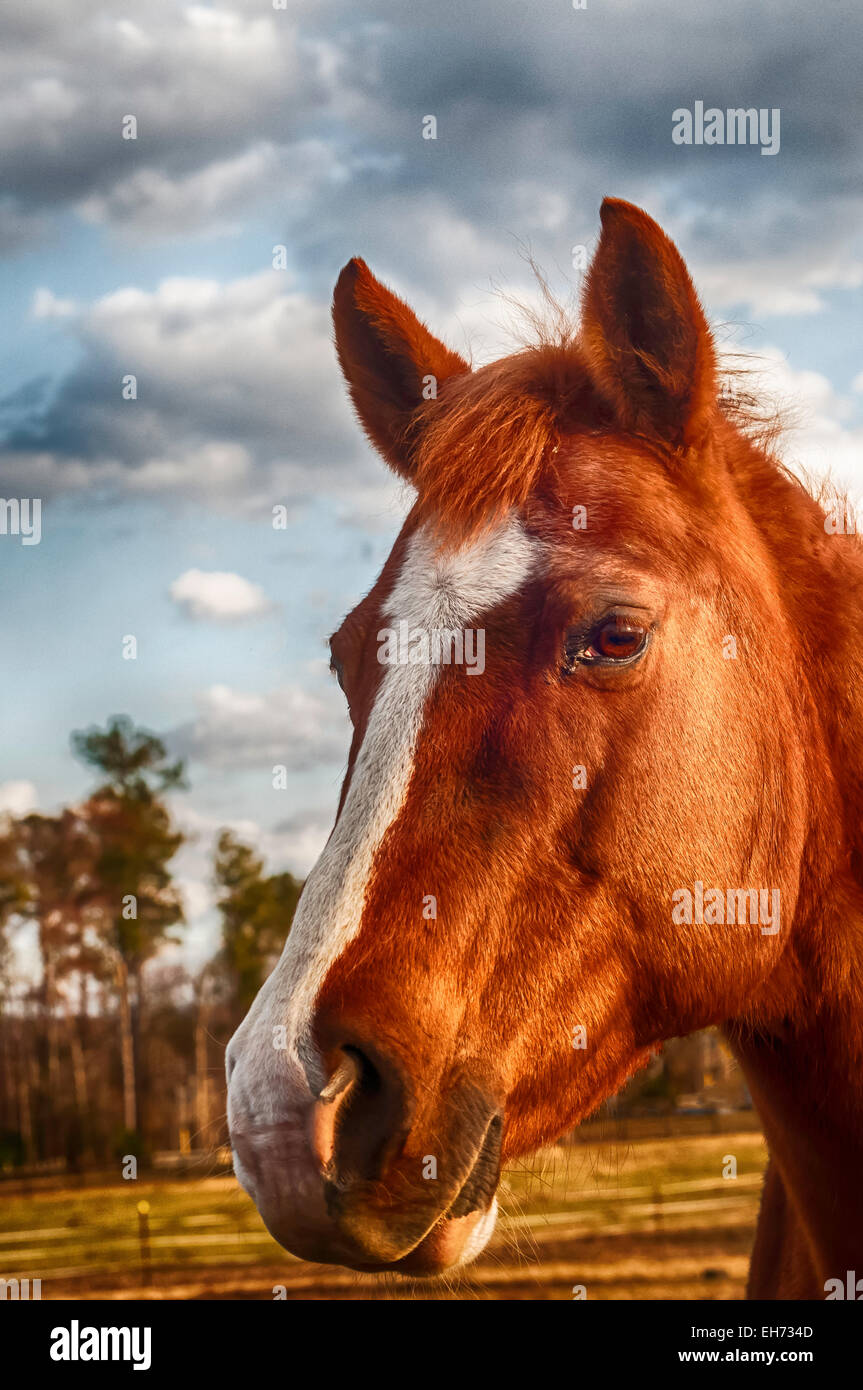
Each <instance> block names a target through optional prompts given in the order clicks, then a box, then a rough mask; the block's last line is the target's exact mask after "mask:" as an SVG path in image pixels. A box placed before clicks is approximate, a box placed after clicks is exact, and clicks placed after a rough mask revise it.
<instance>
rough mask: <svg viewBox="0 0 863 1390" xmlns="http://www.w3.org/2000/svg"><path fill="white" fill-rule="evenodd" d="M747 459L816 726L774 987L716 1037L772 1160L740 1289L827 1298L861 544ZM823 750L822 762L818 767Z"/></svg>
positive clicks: (856, 735) (859, 715) (847, 1156)
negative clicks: (737, 1066) (833, 531)
mask: <svg viewBox="0 0 863 1390" xmlns="http://www.w3.org/2000/svg"><path fill="white" fill-rule="evenodd" d="M750 459H751V456H750ZM748 464H749V461H747V468H745V469H744V470H743V473H744V476H742V477H740V478H739V483H740V484H741V488H742V491H743V492H744V493H746V492H750V502H751V503H752V504H754V505H752V506H751V510H752V513H753V516H757V517H758V518H759V519H760V522H761V526H762V527H763V529H764V531H766V532H768V534H769V540H770V543H771V544H772V547H773V548H774V550H775V554H776V557H777V564H778V565H779V566H781V571H782V572H783V573H784V574H785V576H786V579H787V583H788V595H789V603H790V604H791V605H793V606H795V607H796V608H797V611H796V613H795V625H796V626H797V629H798V632H799V633H800V639H801V642H800V648H801V651H802V652H804V653H807V656H808V658H810V659H807V661H806V665H805V669H804V670H803V671H802V672H801V674H802V675H803V676H804V678H805V679H806V680H807V682H808V683H809V685H810V689H811V708H812V709H813V710H814V711H815V714H814V718H815V719H816V720H817V724H818V728H813V730H812V736H811V738H805V739H804V744H805V746H804V749H803V756H804V758H806V757H807V755H808V754H809V753H810V752H813V753H814V751H815V749H816V748H817V749H818V750H819V752H818V754H817V755H816V757H815V758H814V759H813V763H812V764H811V765H810V767H809V769H808V775H809V778H810V783H811V786H812V807H811V826H810V836H809V844H808V847H807V851H806V856H805V862H804V863H803V865H802V866H801V891H800V898H799V901H798V906H797V910H796V913H795V919H794V922H793V926H792V927H791V932H792V939H791V941H790V942H789V946H788V948H787V949H786V951H785V952H784V954H783V960H782V962H781V963H780V965H779V967H778V969H777V976H780V975H781V979H778V978H777V980H775V981H774V982H773V988H772V989H771V990H770V994H771V1004H770V1006H769V1008H766V1009H764V1010H760V1009H759V1008H758V1005H757V1002H756V1001H753V1002H754V1003H755V1007H754V1008H753V1009H752V1011H751V1012H750V1014H749V1018H748V1020H747V1022H745V1023H743V1022H737V1023H734V1022H732V1023H730V1024H729V1025H728V1027H727V1029H726V1032H727V1035H728V1037H729V1041H730V1042H731V1044H732V1046H733V1048H734V1050H735V1052H736V1054H737V1056H738V1058H739V1060H740V1063H741V1065H742V1067H743V1070H744V1072H745V1074H746V1077H747V1081H748V1083H749V1087H750V1090H751V1092H752V1098H753V1101H754V1102H755V1104H756V1106H757V1107H758V1110H759V1113H760V1115H761V1119H762V1121H763V1124H764V1129H765V1133H766V1136H767V1140H768V1144H769V1146H770V1151H771V1167H770V1173H769V1176H768V1180H767V1182H766V1184H765V1192H764V1199H763V1201H762V1209H761V1216H760V1219H759V1227H758V1235H757V1238H756V1246H755V1252H754V1255H753V1269H752V1277H751V1283H750V1295H751V1296H756V1297H812V1298H823V1297H824V1284H825V1281H826V1280H827V1279H832V1278H838V1279H841V1280H843V1282H844V1280H845V1278H846V1275H847V1273H848V1271H851V1270H853V1271H855V1272H856V1275H857V1277H859V1276H861V1275H863V1184H861V1182H860V1174H861V1172H863V547H861V546H860V544H859V542H858V541H857V539H856V538H855V537H853V536H841V535H840V536H829V535H828V534H827V533H826V532H825V528H824V524H823V518H822V516H821V514H820V512H819V511H818V509H817V508H815V507H814V506H813V504H812V503H811V502H810V501H809V500H808V499H805V498H803V497H802V495H801V494H800V492H799V490H798V489H797V488H795V487H794V486H793V485H792V484H791V483H789V482H788V480H787V479H786V478H784V477H782V475H781V474H778V473H776V472H775V471H774V470H772V469H771V470H766V469H764V468H763V467H762V466H761V464H760V462H758V461H756V462H754V463H753V464H752V468H751V472H748ZM747 474H748V476H747ZM765 502H768V503H769V505H768V506H767V507H765ZM770 533H772V534H770ZM819 571H820V572H819ZM795 591H796V594H798V595H799V596H800V597H799V601H798V602H797V603H795ZM824 750H826V753H827V758H826V761H827V763H828V765H827V766H824V763H823V761H822V762H821V763H820V765H816V763H817V762H818V759H819V758H822V759H823V751H824ZM783 930H784V924H783ZM777 999H782V1000H783V1005H782V1007H781V1008H777Z"/></svg>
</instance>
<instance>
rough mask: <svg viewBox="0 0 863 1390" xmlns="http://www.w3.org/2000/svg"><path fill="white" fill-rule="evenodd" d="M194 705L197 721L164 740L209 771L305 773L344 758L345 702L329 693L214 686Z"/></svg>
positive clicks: (346, 739) (346, 741)
mask: <svg viewBox="0 0 863 1390" xmlns="http://www.w3.org/2000/svg"><path fill="white" fill-rule="evenodd" d="M199 705H200V712H199V714H198V716H197V718H195V719H194V720H192V721H191V722H190V723H188V724H184V725H182V726H181V727H180V728H178V729H176V730H174V732H173V734H171V735H170V736H169V737H170V740H171V745H172V748H174V749H175V750H176V751H177V752H178V753H179V754H180V755H181V756H182V757H187V758H189V759H191V760H193V761H199V762H203V763H206V764H208V765H209V766H210V767H216V768H230V769H231V771H238V770H243V769H244V768H253V767H266V768H272V767H275V766H277V765H284V766H285V767H286V768H287V769H288V770H289V771H291V772H305V771H308V770H310V769H315V768H317V767H319V765H320V764H321V763H333V762H340V761H342V760H343V759H344V758H345V757H346V755H347V751H348V744H349V731H348V721H347V715H346V713H345V709H344V702H343V701H342V700H340V699H339V698H337V692H336V691H335V690H330V689H329V688H328V687H327V688H326V693H324V692H323V691H322V692H321V693H319V694H313V693H312V692H311V691H309V690H304V689H301V688H300V687H299V686H294V685H289V686H281V687H279V688H278V689H276V690H272V691H270V692H268V693H267V694H264V695H258V694H252V693H249V692H245V691H240V690H233V689H231V688H230V686H226V685H214V686H211V687H210V689H209V690H207V691H206V692H205V693H204V694H203V695H202V696H201V698H200V700H199ZM267 785H270V783H267Z"/></svg>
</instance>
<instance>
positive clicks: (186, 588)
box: [169, 569, 273, 623]
mask: <svg viewBox="0 0 863 1390" xmlns="http://www.w3.org/2000/svg"><path fill="white" fill-rule="evenodd" d="M169 592H170V595H171V598H172V599H173V600H174V602H175V603H176V604H178V605H179V607H181V608H182V609H184V610H185V612H186V613H188V614H189V615H190V617H193V618H205V619H206V618H209V619H212V620H213V621H214V622H222V623H225V622H227V623H231V622H243V621H245V620H247V619H249V618H258V617H260V616H261V615H262V614H264V613H269V612H270V611H271V609H272V607H273V605H272V603H271V602H270V600H269V599H268V598H267V596H266V594H265V593H264V591H263V589H262V588H260V586H259V585H257V584H252V583H251V581H250V580H248V579H243V577H242V575H239V574H231V573H230V572H229V571H226V570H197V569H191V570H186V571H185V573H184V574H181V575H180V576H179V578H178V579H175V580H174V582H173V583H172V584H171V587H170V591H169Z"/></svg>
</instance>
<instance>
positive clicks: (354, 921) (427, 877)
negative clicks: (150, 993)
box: [227, 199, 863, 1299]
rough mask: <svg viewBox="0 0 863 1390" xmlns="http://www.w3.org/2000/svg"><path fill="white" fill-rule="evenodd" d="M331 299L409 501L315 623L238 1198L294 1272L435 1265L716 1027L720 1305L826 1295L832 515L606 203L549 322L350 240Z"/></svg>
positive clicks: (848, 1008)
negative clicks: (732, 1143) (735, 1165)
mask: <svg viewBox="0 0 863 1390" xmlns="http://www.w3.org/2000/svg"><path fill="white" fill-rule="evenodd" d="M333 323H334V337H335V346H336V351H337V355H338V359H339V362H340V365H341V369H342V372H343V374H344V377H345V380H346V383H347V388H348V391H349V393H350V397H351V399H352V402H353V406H354V409H355V411H356V415H357V417H358V419H359V422H360V423H361V425H362V427H363V429H364V430H365V432H366V434H367V436H368V438H369V440H370V441H371V443H372V445H373V446H374V447H375V448H376V449H377V451H378V452H379V453H380V454H381V455H382V457H383V459H384V460H385V462H386V463H387V464H388V465H389V467H390V468H391V469H393V470H394V471H395V473H396V474H397V475H398V476H399V477H400V478H402V479H405V480H407V481H408V482H409V483H410V484H412V487H413V501H412V505H411V509H410V512H409V514H408V516H407V519H406V520H405V522H404V526H403V528H402V529H401V531H400V534H399V536H398V538H397V540H396V542H395V544H394V546H393V548H392V551H391V553H390V555H389V557H388V559H387V561H386V563H385V565H384V567H383V569H382V571H381V573H380V575H379V577H378V579H377V582H376V583H375V584H374V587H373V588H372V589H371V591H370V592H369V594H368V595H367V597H366V598H364V599H363V600H362V601H361V602H360V603H359V604H358V606H357V607H356V608H354V610H353V611H352V612H351V613H350V614H349V615H348V617H347V618H346V619H345V621H344V622H343V623H342V625H341V627H340V628H339V629H338V631H337V632H336V633H335V634H334V636H333V637H332V639H331V642H330V648H331V654H332V662H331V665H332V669H333V671H334V673H335V675H336V676H337V678H338V681H339V684H340V685H341V687H342V689H343V691H344V694H345V697H346V700H347V704H348V708H349V712H350V718H351V721H352V730H353V732H352V742H351V747H350V753H349V757H348V763H347V770H346V775H345V779H344V784H343V787H342V791H341V797H340V802H339V807H338V812H337V817H336V821H335V824H334V827H333V829H332V832H331V834H330V837H329V840H328V841H327V844H326V846H325V848H324V850H323V852H322V854H321V856H320V859H319V860H318V862H317V864H316V865H315V867H314V869H313V870H312V872H311V874H310V876H309V878H308V881H307V882H306V885H305V889H304V891H303V894H302V898H301V900H300V903H299V906H298V909H297V912H296V916H295V919H294V921H293V924H292V927H291V930H290V933H289V935H288V937H287V941H286V944H285V947H284V952H283V954H282V956H281V958H280V960H279V962H278V964H277V966H276V968H275V969H274V971H273V972H272V974H271V975H270V976H269V978H268V979H267V981H266V982H265V984H264V985H263V987H262V989H261V990H260V993H259V994H258V996H257V998H256V999H255V1001H254V1003H253V1005H252V1007H251V1009H250V1011H249V1013H248V1015H247V1017H246V1018H245V1020H244V1021H243V1023H242V1024H241V1026H240V1027H239V1029H238V1031H237V1032H236V1034H235V1035H234V1037H233V1038H232V1040H231V1042H230V1044H229V1047H228V1050H227V1074H228V1118H229V1126H230V1134H231V1143H232V1146H233V1152H234V1156H235V1171H236V1174H237V1177H238V1179H239V1181H240V1183H241V1184H242V1185H243V1186H244V1187H245V1188H246V1190H247V1191H248V1193H249V1194H250V1195H251V1197H252V1198H253V1200H254V1202H255V1203H256V1205H257V1207H258V1210H259V1212H260V1214H261V1216H262V1218H263V1220H264V1222H265V1224H266V1226H267V1227H268V1229H269V1230H270V1232H271V1233H272V1234H273V1235H274V1236H275V1238H276V1240H278V1241H279V1242H280V1243H281V1244H282V1245H283V1246H285V1247H286V1248H287V1249H288V1250H290V1251H292V1252H294V1253H295V1254H296V1255H298V1256H300V1257H303V1258H305V1259H308V1260H314V1261H319V1262H327V1263H334V1264H339V1265H344V1266H347V1267H349V1268H352V1269H356V1270H362V1271H394V1272H396V1273H400V1274H405V1275H413V1276H417V1275H419V1276H433V1275H435V1274H439V1273H441V1272H442V1271H445V1270H448V1269H452V1268H455V1267H457V1266H460V1265H464V1264H466V1263H467V1262H468V1261H470V1260H472V1259H474V1258H475V1257H476V1256H477V1254H478V1253H479V1252H480V1251H481V1250H482V1249H483V1248H484V1246H485V1245H486V1243H487V1241H488V1240H489V1237H490V1235H491V1233H492V1230H493V1228H494V1225H495V1221H496V1215H497V1197H496V1192H497V1188H498V1185H499V1179H500V1173H501V1165H502V1164H504V1163H506V1162H508V1161H510V1160H513V1159H515V1158H517V1157H518V1156H520V1155H527V1154H529V1153H531V1152H532V1151H535V1150H536V1149H537V1148H539V1147H540V1146H543V1145H547V1144H549V1143H551V1142H553V1141H555V1140H556V1139H557V1138H559V1137H560V1136H562V1135H564V1134H565V1133H567V1132H569V1131H571V1130H572V1129H573V1128H574V1127H575V1126H577V1125H578V1124H579V1122H580V1121H582V1120H583V1119H585V1118H586V1117H587V1116H589V1115H590V1114H591V1112H593V1111H595V1110H596V1109H597V1107H598V1106H599V1105H600V1104H601V1102H602V1101H603V1100H605V1099H606V1098H608V1097H611V1096H613V1095H614V1094H615V1093H616V1092H617V1091H618V1090H619V1089H620V1088H621V1086H623V1084H624V1083H625V1082H626V1081H627V1079H628V1078H630V1077H631V1076H632V1075H633V1074H634V1073H635V1072H636V1071H637V1070H638V1069H639V1068H641V1067H642V1066H643V1065H645V1064H646V1063H647V1061H648V1060H649V1059H650V1057H651V1055H653V1054H655V1052H656V1051H657V1049H659V1048H660V1047H661V1046H662V1044H663V1042H664V1041H666V1040H668V1039H670V1038H672V1037H676V1036H683V1035H686V1034H688V1033H691V1032H693V1031H695V1030H698V1029H703V1028H706V1027H708V1026H717V1027H719V1028H720V1029H721V1030H722V1032H723V1034H724V1036H725V1038H726V1039H727V1041H728V1043H729V1045H730V1047H731V1048H732V1050H733V1052H734V1054H735V1055H736V1057H737V1059H738V1061H739V1063H740V1066H741V1067H742V1070H743V1073H744V1075H745V1078H746V1080H747V1084H748V1086H749V1088H750V1091H751V1095H752V1098H753V1101H754V1104H755V1106H756V1108H757V1110H758V1112H759V1114H760V1117H761V1120H762V1123H763V1128H764V1132H765V1136H766V1141H767V1145H768V1166H767V1170H766V1174H765V1179H764V1186H763V1191H762V1198H761V1205H760V1213H759V1219H758V1224H757V1229H756V1233H755V1239H754V1246H753V1253H752V1260H751V1267H750V1274H749V1281H748V1287H747V1295H748V1296H749V1297H752V1298H772V1299H792V1298H797V1299H799V1298H823V1297H824V1296H825V1288H826V1286H827V1281H829V1280H831V1279H836V1278H838V1279H841V1280H842V1281H843V1285H844V1280H845V1277H846V1271H849V1270H854V1269H855V1268H858V1267H859V1262H860V1259H861V1254H863V1244H861V1242H863V1184H861V1183H860V1172H861V1170H863V1163H861V1159H863V1079H861V1078H863V1009H861V999H863V894H861V877H863V818H861V814H860V813H861V809H863V757H861V739H860V736H859V731H860V727H861V714H863V694H861V692H863V628H861V619H863V552H861V547H860V543H859V539H858V537H857V536H856V535H853V534H852V535H848V534H843V533H842V530H841V528H838V529H837V528H831V527H830V526H829V525H828V524H827V519H826V517H825V511H824V509H823V507H822V505H821V504H820V503H819V502H818V501H816V499H815V497H814V496H813V495H810V491H809V490H807V488H806V486H804V484H803V483H802V482H801V481H798V480H797V478H796V477H795V476H794V475H793V474H792V472H791V471H790V470H789V469H786V468H785V467H784V466H783V465H782V464H781V462H780V461H779V458H778V453H777V450H776V448H775V447H774V436H772V435H769V433H766V432H764V431H761V430H759V429H758V428H756V426H755V425H754V424H753V421H752V418H751V412H750V415H749V416H747V412H746V410H745V408H744V407H743V406H742V405H741V393H740V391H736V390H734V389H729V386H728V382H727V379H726V375H725V373H724V372H723V371H722V370H721V367H720V360H719V353H718V350H717V347H716V344H715V341H714V338H713V335H712V333H711V330H710V328H709V326H708V322H707V319H706V316H705V312H704V310H703V308H702V305H701V303H700V301H699V298H698V296H697V294H696V291H695V289H694V287H693V283H692V280H691V278H690V275H689V272H688V270H687V268H686V265H685V263H684V261H683V259H682V257H681V255H680V253H679V251H678V250H677V248H676V246H675V245H674V244H673V242H672V241H671V240H670V239H669V238H668V237H667V236H666V234H665V233H664V232H663V230H662V229H661V228H660V227H659V226H658V224H657V223H656V222H654V221H653V220H652V219H651V218H650V217H649V216H648V215H647V213H645V212H644V211H642V210H641V209H639V208H637V207H635V206H633V205H631V204H629V203H626V202H623V201H620V200H617V199H606V200H605V201H604V202H603V204H602V209H601V232H600V236H599V240H598V244H597V246H596V250H595V253H594V256H593V260H592V262H591V264H590V267H589V269H588V271H587V273H586V276H585V280H584V287H583V295H582V301H581V314H580V322H579V324H578V326H577V327H576V326H574V327H572V328H571V329H569V330H567V331H561V332H556V333H550V332H545V333H542V332H541V333H540V334H539V335H538V337H537V340H536V341H531V343H530V344H529V345H528V346H524V347H521V348H520V349H519V350H518V351H516V352H514V353H512V354H511V355H509V356H507V357H504V358H502V359H501V360H498V361H496V362H492V363H489V364H487V365H482V366H479V367H476V368H473V367H472V366H471V364H470V363H469V362H468V361H467V360H466V359H465V358H464V357H463V356H462V355H460V354H459V353H457V352H454V351H453V350H452V349H450V348H449V347H447V346H445V345H444V343H442V342H441V341H440V340H439V339H438V338H436V337H435V336H433V334H432V333H431V332H430V331H429V329H428V328H427V327H426V326H425V325H424V324H423V323H422V322H420V320H419V319H418V318H417V317H416V315H415V314H414V313H413V311H412V310H411V309H410V308H409V306H408V305H407V304H406V303H405V302H404V301H402V300H401V299H399V298H398V297H397V296H396V295H395V294H394V293H392V292H391V291H390V290H389V289H388V288H386V287H385V286H384V285H383V284H382V283H381V282H379V281H378V280H377V279H376V278H375V277H374V276H373V275H372V273H371V271H370V270H369V269H368V267H367V266H366V265H365V263H364V262H363V261H362V260H359V259H354V260H352V261H350V262H349V264H348V265H347V266H346V267H345V268H344V270H343V271H342V272H341V274H340V276H339V279H338V283H337V285H336V289H335V294H334V300H333ZM393 633H398V634H399V635H400V638H401V639H402V640H400V641H399V642H398V643H396V647H395V652H393V650H392V643H391V642H390V638H391V635H392V634H393ZM470 633H473V634H474V638H475V639H477V638H478V636H479V634H482V635H483V649H484V660H483V662H482V663H481V665H482V669H480V663H479V662H478V661H474V662H473V663H469V662H468V661H467V659H465V657H464V651H466V650H467V642H466V640H463V642H462V646H461V647H459V643H458V639H459V638H462V639H466V637H467V635H468V634H470ZM436 635H437V640H434V641H433V640H432V639H433V638H435V636H436ZM385 649H386V650H385ZM474 650H477V648H476V640H475V642H474ZM460 654H461V659H459V655H460ZM693 901H695V902H696V904H697V905H696V907H695V909H694V910H692V903H693ZM726 902H727V904H728V910H727V911H726V910H725V905H726ZM765 903H766V904H770V905H771V906H770V908H769V910H768V911H766V912H762V911H759V906H761V907H763V906H764V905H765ZM687 904H688V910H687ZM735 905H736V907H737V911H735ZM747 905H748V908H749V909H751V910H747Z"/></svg>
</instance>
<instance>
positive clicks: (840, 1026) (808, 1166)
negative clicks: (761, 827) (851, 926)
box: [729, 922, 863, 1298]
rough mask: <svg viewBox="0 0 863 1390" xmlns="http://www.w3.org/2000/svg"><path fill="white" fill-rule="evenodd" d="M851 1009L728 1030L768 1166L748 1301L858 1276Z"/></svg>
mask: <svg viewBox="0 0 863 1390" xmlns="http://www.w3.org/2000/svg"><path fill="white" fill-rule="evenodd" d="M857 926H858V928H859V930H860V932H861V934H863V922H858V923H857ZM850 1004H851V1000H850V998H848V997H846V1000H845V1002H844V1003H843V1005H842V1006H841V1007H839V1008H836V1009H834V1008H832V1007H826V1006H825V1008H823V1009H822V1010H821V1011H819V1012H818V1013H816V1014H815V1015H814V1016H813V1017H812V1018H811V1020H810V1021H808V1022H803V1023H798V1024H797V1025H796V1026H795V1025H791V1024H790V1023H789V1024H788V1025H787V1026H786V1027H785V1028H784V1029H782V1030H781V1032H778V1033H773V1034H755V1033H751V1032H744V1033H741V1032H740V1031H739V1030H737V1029H735V1028H732V1029H731V1030H730V1033H729V1036H730V1040H731V1042H732V1046H733V1047H734V1050H735V1052H736V1054H737V1056H738V1059H739V1061H740V1063H741V1065H742V1067H743V1070H744V1073H745V1075H746V1078H747V1081H748V1083H749V1088H750V1091H751V1093H752V1098H753V1101H754V1102H755V1105H756V1107H757V1109H758V1112H759V1114H760V1116H761V1120H762V1123H763V1125H764V1131H765V1134H766V1137H767V1142H768V1145H769V1147H770V1154H771V1164H772V1168H773V1172H772V1173H771V1175H770V1179H769V1182H768V1184H767V1186H766V1189H765V1195H764V1199H763V1201H762V1209H761V1215H760V1218H759V1229H758V1236H757V1240H756V1249H755V1254H754V1256H753V1270H752V1280H751V1287H750V1294H751V1296H754V1297H761V1298H771V1297H772V1298H777V1297H796V1298H800V1297H808V1298H823V1297H824V1286H825V1282H826V1280H828V1279H834V1278H838V1279H841V1280H842V1282H843V1286H844V1283H845V1279H846V1275H847V1272H848V1271H849V1270H856V1272H857V1276H858V1277H859V1276H860V1275H863V1184H861V1183H860V1173H861V1172H863V1058H861V1049H860V1044H859V1019H860V1016H861V1015H860V1010H861V1007H863V1006H861V1001H860V1000H859V999H858V1000H857V1003H856V1007H857V1010H858V1015H857V1020H856V1021H855V1020H854V1019H853V1018H850V1017H849V1016H848V1014H847V1011H846V1010H847V1007H848V1006H849V1005H850Z"/></svg>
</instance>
